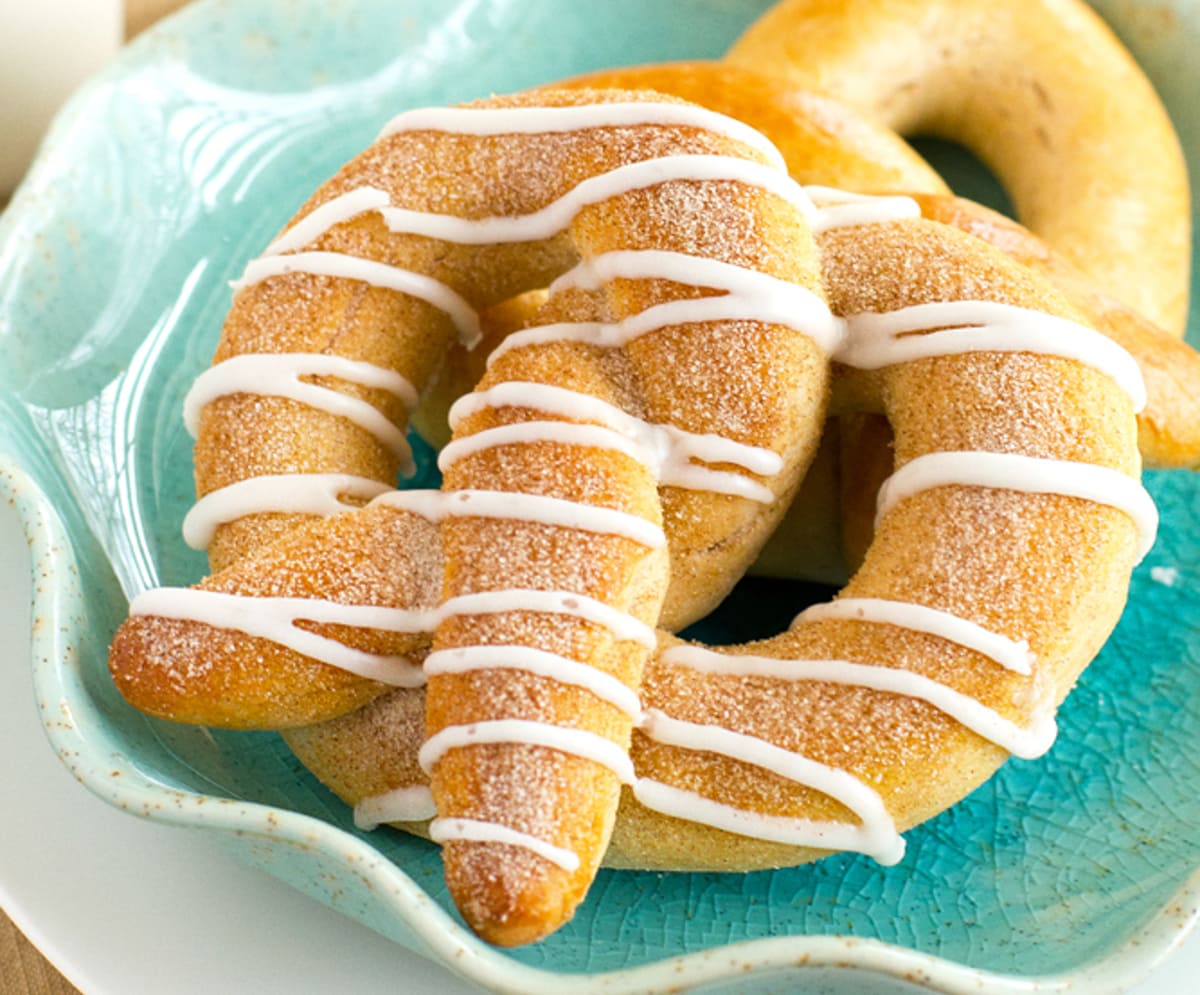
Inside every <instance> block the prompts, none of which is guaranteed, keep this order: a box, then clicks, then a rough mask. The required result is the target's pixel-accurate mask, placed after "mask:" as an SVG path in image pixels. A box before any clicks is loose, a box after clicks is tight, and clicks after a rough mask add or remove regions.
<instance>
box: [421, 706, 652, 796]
mask: <svg viewBox="0 0 1200 995" xmlns="http://www.w3.org/2000/svg"><path fill="white" fill-rule="evenodd" d="M492 744H511V745H521V746H542V747H546V748H547V749H551V750H557V751H558V752H560V753H567V754H570V755H571V756H576V757H581V758H583V759H584V760H591V761H592V762H594V763H598V764H600V766H602V767H607V768H608V769H609V770H611V771H612V772H613V773H614V774H616V775H617V777H618V778H620V780H621V783H622V784H632V783H633V781H634V774H633V763H632V761H630V759H629V754H628V753H626V752H625V750H624V749H622V748H621V747H620V746H619V745H618V744H617V743H614V742H613V741H612V740H611V739H608V738H606V737H604V736H600V735H597V734H596V733H594V732H588V731H587V730H586V729H573V728H570V727H567V726H555V725H549V724H548V723H545V722H533V721H529V720H527V719H491V720H488V721H484V722H472V723H469V724H467V725H459V726H446V727H445V728H444V729H440V730H439V731H438V732H435V733H434V734H433V735H432V736H430V737H429V738H428V739H426V740H425V742H424V744H423V745H422V746H421V750H420V752H419V753H418V755H417V760H418V762H419V763H420V765H421V769H422V770H423V771H425V773H426V774H428V773H430V772H431V771H432V770H433V768H434V767H435V766H436V765H437V762H438V761H439V760H441V759H442V757H443V756H445V755H446V753H447V752H449V751H450V750H456V749H460V748H462V747H467V746H481V745H492Z"/></svg>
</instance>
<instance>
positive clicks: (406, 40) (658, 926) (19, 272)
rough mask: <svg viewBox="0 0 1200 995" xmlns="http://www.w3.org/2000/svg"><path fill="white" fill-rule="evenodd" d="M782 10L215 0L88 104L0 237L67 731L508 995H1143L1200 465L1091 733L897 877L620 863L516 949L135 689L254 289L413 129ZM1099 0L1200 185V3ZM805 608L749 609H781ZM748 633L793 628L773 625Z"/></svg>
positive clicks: (8, 443) (290, 766) (1184, 775)
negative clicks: (292, 227) (1131, 992)
mask: <svg viewBox="0 0 1200 995" xmlns="http://www.w3.org/2000/svg"><path fill="white" fill-rule="evenodd" d="M767 3H768V0H649V2H647V0H608V2H605V3H593V4H587V5H571V6H570V8H569V10H570V12H569V13H567V12H566V11H567V8H566V6H565V5H563V4H561V3H558V2H555V0H511V2H507V0H458V2H445V0H409V2H407V3H404V4H396V3H394V2H392V0H272V2H265V0H264V2H260V3H257V4H236V3H232V2H228V3H226V2H219V0H211V2H206V3H201V4H198V5H196V6H194V7H192V8H190V9H188V10H187V11H186V12H185V13H183V14H182V15H181V16H178V17H176V18H174V19H172V20H170V21H168V22H166V23H164V24H163V25H161V26H160V27H159V28H158V29H156V30H155V31H153V32H151V33H150V34H148V35H146V36H144V37H143V38H142V39H140V40H139V41H138V42H137V43H136V44H135V45H133V46H132V47H131V48H129V49H128V50H127V51H126V52H125V53H124V55H123V56H122V57H121V58H120V59H119V60H118V61H117V63H116V64H115V65H114V66H113V67H112V69H111V70H110V71H109V72H107V73H106V74H105V75H104V76H102V77H101V78H99V79H97V80H95V81H94V82H93V83H92V84H91V85H89V86H88V87H87V88H86V89H85V90H84V91H83V92H81V93H80V94H79V95H78V96H77V97H76V98H75V99H74V100H73V101H72V103H71V104H70V105H69V107H68V108H67V109H66V111H65V112H64V113H63V114H62V116H61V117H60V118H59V120H58V122H57V124H56V126H55V127H54V129H53V132H52V134H51V136H50V137H49V139H48V141H47V143H46V146H45V149H44V150H43V152H42V155H41V157H40V158H39V160H38V162H37V163H36V166H35V168H34V170H33V172H32V174H31V176H30V178H29V180H28V181H27V182H26V184H25V185H24V187H23V188H22V189H21V190H20V191H19V192H18V194H17V196H16V198H15V200H14V202H13V204H12V206H11V207H10V209H9V210H8V211H7V212H6V213H5V214H4V215H3V216H2V217H0V355H2V356H3V357H4V359H3V362H2V364H0V492H2V493H4V494H5V495H6V496H7V497H8V498H9V500H12V501H14V502H15V503H16V505H17V507H18V510H19V511H20V513H21V516H22V518H23V520H24V523H25V527H26V530H27V533H28V536H29V544H30V550H31V557H32V566H33V572H34V586H35V605H34V614H35V625H34V661H33V666H34V671H35V680H36V687H37V693H38V697H39V705H40V707H41V709H42V714H43V716H44V719H45V723H46V727H47V730H48V732H49V736H50V740H51V743H52V744H53V748H54V749H55V750H56V751H57V752H58V754H59V755H60V756H61V757H62V759H63V762H64V763H66V764H67V765H68V766H69V767H70V768H71V770H72V771H73V772H74V773H75V775H76V776H77V777H78V778H79V779H80V780H81V781H82V782H83V783H84V784H85V785H86V786H87V787H89V788H90V789H91V790H93V791H94V792H96V793H97V794H99V795H100V796H102V797H104V798H105V799H107V800H109V801H110V802H112V803H113V804H114V805H117V806H119V807H121V808H124V809H127V810H128V811H130V812H133V813H135V814H138V815H143V816H146V817H149V818H152V819H157V820H162V821H165V822H171V823H176V824H179V825H185V826H190V827H193V828H197V829H200V830H203V831H205V832H207V833H209V834H212V835H213V836H214V837H215V838H218V839H220V840H222V841H223V842H224V843H225V844H226V845H228V846H229V847H230V848H231V849H232V850H233V851H234V852H235V853H236V854H237V855H238V856H239V857H241V858H242V859H244V860H246V861H249V862H251V863H253V864H255V865H258V866H260V867H262V868H264V869H266V870H267V871H269V872H270V873H272V874H275V875H278V876H279V877H281V878H283V879H284V880H286V881H288V882H290V883H291V884H293V885H295V886H296V887H297V888H298V889H300V890H301V891H303V892H305V893H307V894H309V895H311V896H313V897H315V898H318V899H320V900H321V901H324V902H327V903H328V904H330V905H332V906H334V907H335V908H337V909H340V910H342V911H344V912H345V913H346V914H348V915H351V916H354V917H356V918H358V919H360V920H362V921H363V922H365V923H367V924H368V925H370V926H372V927H374V928H375V929H377V930H379V931H381V932H383V933H384V934H386V935H388V936H390V937H393V938H394V939H395V940H397V941H398V942H400V943H403V944H405V945H406V946H408V947H410V948H412V949H414V950H416V951H418V952H419V953H421V954H424V955H426V956H428V957H432V958H435V959H437V960H440V961H442V962H444V963H445V964H446V965H447V966H449V967H450V968H451V969H452V970H455V971H457V972H459V973H461V974H462V975H464V976H466V977H468V978H470V979H473V980H475V981H476V982H478V983H479V984H481V985H483V986H484V987H487V988H491V989H493V990H495V991H504V992H514V993H515V992H521V993H535V992H546V993H550V992H556V993H561V992H565V991H570V992H574V993H583V992H597V993H598V992H610V993H611V992H646V991H665V990H680V989H682V988H686V987H690V986H693V985H700V984H706V983H707V984H710V985H715V986H716V987H718V988H720V990H738V991H766V990H770V989H774V990H789V991H795V990H798V989H799V988H801V987H806V986H812V985H816V986H819V987H820V989H821V990H823V991H825V990H833V991H839V992H874V991H883V990H895V988H896V984H897V982H896V980H895V979H907V981H909V982H914V983H916V984H918V985H923V986H925V987H927V988H929V989H933V990H937V991H944V992H966V991H979V990H981V989H983V990H989V991H997V992H1031V991H1064V990H1067V989H1070V990H1072V991H1113V990H1117V989H1119V988H1121V987H1123V986H1125V985H1128V984H1130V983H1132V982H1133V981H1134V980H1136V979H1137V978H1139V977H1140V976H1142V975H1143V974H1145V973H1146V972H1148V971H1149V970H1151V969H1152V968H1153V966H1154V965H1155V964H1156V963H1157V962H1158V960H1159V959H1160V958H1161V957H1163V956H1165V954H1166V953H1167V952H1169V950H1170V948H1171V947H1172V946H1173V945H1174V944H1175V943H1177V942H1179V941H1180V939H1181V938H1182V936H1183V935H1184V934H1186V932H1187V931H1188V929H1189V928H1190V927H1191V926H1192V925H1194V923H1195V921H1196V918H1197V913H1196V907H1197V900H1198V899H1197V896H1198V893H1200V876H1198V875H1197V871H1196V868H1197V866H1198V865H1200V756H1198V753H1197V744H1198V743H1200V695H1197V694H1196V691H1195V689H1196V687H1197V686H1198V681H1200V479H1198V478H1197V477H1195V476H1193V475H1188V474H1157V475H1150V477H1149V481H1148V484H1149V487H1150V489H1151V490H1152V492H1153V493H1154V495H1155V497H1156V498H1157V500H1158V502H1159V504H1160V508H1161V510H1162V512H1163V527H1162V531H1161V533H1160V536H1159V540H1158V544H1157V546H1156V547H1155V549H1154V550H1153V551H1152V552H1151V554H1150V555H1149V557H1148V558H1147V560H1146V561H1145V562H1144V563H1143V564H1142V566H1141V567H1140V568H1139V570H1138V572H1137V574H1136V576H1135V577H1134V582H1133V588H1132V593H1131V598H1130V604H1129V608H1128V610H1127V612H1126V613H1125V617H1124V619H1123V620H1122V622H1121V624H1120V627H1119V628H1118V630H1117V632H1116V634H1115V635H1114V637H1113V638H1112V640H1111V641H1110V643H1109V644H1108V645H1107V646H1106V647H1105V649H1104V652H1103V653H1102V654H1101V656H1100V658H1099V659H1098V660H1097V661H1096V663H1095V664H1094V665H1093V666H1092V667H1091V669H1090V670H1089V671H1088V672H1087V674H1086V675H1085V677H1084V679H1083V681H1082V682H1081V683H1080V686H1079V688H1078V689H1077V690H1076V691H1075V693H1074V694H1073V695H1072V696H1071V698H1070V699H1069V701H1068V703H1067V705H1066V706H1065V708H1064V709H1063V711H1062V714H1061V728H1062V734H1061V737H1060V739H1059V742H1058V745H1057V746H1056V747H1055V748H1054V750H1053V751H1052V752H1051V754H1050V755H1049V756H1047V757H1046V758H1044V759H1043V760H1042V761H1039V762H1034V763H1021V762H1011V763H1010V764H1008V765H1007V766H1006V767H1005V768H1004V769H1003V771H1002V772H1001V773H1000V774H999V775H998V776H997V777H995V778H993V779H992V780H991V781H990V782H988V784H987V785H986V786H984V787H983V788H981V789H980V790H978V791H977V792H976V793H975V794H974V795H972V796H971V797H970V798H969V799H967V800H966V801H965V802H963V803H962V804H960V805H958V806H957V807H955V808H954V809H952V810H951V811H949V812H947V813H946V814H944V815H943V816H941V817H940V818H938V819H935V820H933V821H932V822H930V823H928V824H927V825H925V826H923V827H921V828H919V829H917V830H915V831H913V832H911V833H910V834H909V835H908V855H907V856H906V858H905V859H904V861H903V862H902V863H901V864H900V865H898V866H896V867H890V868H882V867H878V866H876V865H875V864H873V863H872V862H871V861H870V860H868V859H866V858H862V857H855V856H850V855H846V856H839V857H834V858H831V859H829V860H826V861H824V862H823V863H821V864H818V865H816V866H813V867H806V868H798V869H794V870H786V871H778V872H772V873H758V874H748V875H700V874H697V875H662V874H635V873H627V872H622V873H612V872H605V873H602V874H601V875H600V878H599V880H598V881H597V882H596V885H595V887H594V889H593V891H592V894H591V895H590V897H589V898H588V900H587V902H586V903H585V905H584V906H583V908H582V910H581V912H580V913H579V915H578V916H577V918H576V919H575V921H574V922H572V923H571V924H570V925H568V926H567V927H566V928H564V929H563V930H562V931H561V932H559V933H558V934H557V935H555V936H553V937H551V938H550V939H548V940H547V941H545V942H543V943H541V944H539V945H536V946H533V947H530V948H528V949H523V950H520V951H516V952H501V951H497V950H494V949H491V948H489V947H487V946H485V945H483V944H481V943H480V942H478V941H477V940H476V939H475V938H474V937H473V936H471V935H470V934H469V933H468V932H467V931H465V930H464V929H463V927H462V926H461V925H460V923H459V921H458V920H457V919H456V917H455V914H454V912H453V910H452V906H451V903H450V902H449V899H448V898H447V895H446V893H445V889H444V886H443V884H442V875H441V866H440V861H439V857H438V853H437V850H436V849H435V848H434V847H432V846H430V845H429V844H426V843H424V842H422V841H419V840H415V839H409V838H407V837H405V836H403V835H401V834H399V833H393V832H391V831H388V830H385V831H382V832H378V833H374V834H362V833H358V832H356V831H355V830H354V828H353V825H352V821H351V818H350V813H349V812H348V811H347V810H346V809H345V808H344V807H343V806H342V805H341V804H340V803H339V802H338V801H337V800H336V799H335V798H333V797H332V796H331V795H329V794H328V792H326V791H325V790H324V789H323V788H322V787H321V786H320V785H319V784H317V782H316V781H315V780H314V779H313V778H312V777H310V776H309V775H308V774H307V773H306V772H304V771H303V770H302V769H300V767H299V765H298V764H297V763H296V762H295V761H294V760H293V759H292V758H291V756H290V754H289V753H288V752H287V750H286V749H284V748H283V747H282V745H281V743H280V741H279V740H278V738H277V737H275V736H274V735H271V734H233V733H210V732H208V731H206V730H202V729H193V728H184V727H176V726H173V725H170V724H166V723H161V722H157V721H153V720H151V719H148V718H146V717H145V716H142V715H141V714H139V713H136V712H134V711H133V710H131V709H130V708H128V707H127V706H126V705H125V704H124V703H123V701H122V700H121V699H120V698H119V696H118V695H117V694H116V692H115V691H114V689H113V687H112V685H111V683H110V682H109V680H108V677H107V671H106V667H105V656H106V648H107V643H108V640H109V638H110V636H111V634H112V632H113V630H114V628H115V627H116V625H117V624H118V622H119V621H120V619H121V618H122V617H123V615H124V613H125V607H126V602H127V599H128V597H129V596H130V595H131V594H133V593H135V592H136V591H138V590H141V589H143V588H145V587H148V586H152V585H154V584H158V583H165V584H184V583H188V582H191V581H194V580H195V579H197V578H198V577H199V576H200V575H201V574H202V573H203V570H204V563H203V560H202V557H201V556H200V555H199V554H196V553H193V552H191V551H189V550H187V549H186V547H185V546H184V545H183V542H182V540H181V539H180V536H179V525H180V521H181V519H182V516H183V513H184V511H185V509H186V508H187V506H188V504H189V502H190V500H191V493H192V491H191V466H190V442H189V440H188V438H187V436H186V434H185V432H184V430H183V426H182V424H181V418H180V404H181V400H182V397H183V393H184V391H185V390H186V387H187V385H188V384H189V382H190V381H191V379H192V378H193V377H194V376H195V375H196V374H197V373H198V372H199V371H200V370H202V369H203V368H204V367H205V366H206V365H207V363H208V360H209V357H210V355H211V352H212V349H213V347H214V344H215V342H216V339H217V335H218V331H219V328H220V324H221V321H222V318H223V315H224V312H225V310H226V308H227V306H228V303H229V296H230V292H229V289H228V287H227V281H228V280H229V279H231V278H233V277H234V276H236V275H237V274H238V273H240V271H241V269H242V267H243V265H244V263H245V261H246V260H247V259H248V258H250V257H251V256H253V255H254V254H256V253H257V251H258V250H259V249H260V248H261V247H262V246H263V245H264V244H265V243H266V242H267V241H268V239H269V238H270V236H271V235H272V234H273V233H274V232H275V231H276V230H277V229H278V228H279V227H280V226H281V224H282V223H283V222H284V221H285V220H286V219H287V218H288V217H289V216H290V215H291V214H292V213H293V211H294V210H295V208H296V206H297V205H298V204H299V203H300V202H301V201H302V200H303V199H304V198H305V197H306V195H307V193H308V192H309V191H310V190H311V189H312V188H313V187H314V186H315V185H316V184H317V183H318V182H319V181H320V180H322V179H323V178H324V177H325V176H327V175H328V174H329V173H331V172H333V170H334V169H336V167H337V166H338V165H340V164H341V163H342V162H343V161H344V160H345V159H347V158H348V157H350V156H351V155H352V154H353V153H354V152H356V151H357V150H358V149H359V148H361V147H362V146H364V145H365V144H367V143H368V142H369V141H370V139H371V138H372V136H373V135H374V133H375V131H376V130H377V128H378V127H379V125H380V124H381V123H382V122H383V121H384V120H386V119H387V118H388V117H389V116H390V115H391V114H393V113H394V112H396V111H397V110H399V109H401V108H404V107H409V106H415V105H419V104H431V103H432V104H443V103H447V102H452V101H457V100H461V99H466V98H470V97H473V96H477V95H480V94H483V93H487V92H491V91H504V90H511V89H516V88H518V87H521V86H524V85H526V84H532V83H536V82H541V81H545V80H550V79H554V78H556V77H560V76H563V75H567V74H570V73H574V72H579V71H582V70H585V69H589V68H594V67H599V66H603V65H612V64H620V63H632V62H639V61H648V60H660V59H666V58H682V57H700V56H715V55H717V54H719V53H720V52H722V51H723V50H724V48H725V47H726V46H727V45H728V43H729V42H730V41H731V40H732V39H733V38H734V37H735V36H736V34H737V33H738V32H739V31H740V30H741V28H743V27H744V26H745V25H746V24H748V23H749V22H750V21H751V20H752V19H753V18H754V17H756V16H757V15H758V14H759V13H760V12H761V11H762V10H763V9H764V8H765V7H766V6H767ZM1105 13H1106V14H1108V15H1109V16H1110V17H1112V18H1113V19H1114V21H1115V22H1116V24H1117V26H1118V28H1119V30H1120V31H1121V32H1122V33H1123V34H1124V36H1125V37H1126V40H1127V41H1128V42H1129V43H1130V44H1131V45H1132V47H1133V48H1134V49H1135V51H1136V53H1137V54H1138V56H1139V58H1141V59H1142V61H1143V63H1144V64H1145V65H1146V66H1147V67H1148V69H1149V70H1150V72H1151V74H1152V75H1154V76H1155V77H1156V80H1157V82H1158V84H1159V86H1160V89H1161V91H1162V92H1163V94H1164V96H1165V98H1166V100H1167V102H1168V104H1169V105H1171V107H1172V108H1173V109H1174V111H1175V114H1176V123H1177V124H1178V125H1179V127H1180V129H1181V132H1182V133H1183V137H1184V141H1185V144H1186V145H1187V147H1188V148H1189V150H1190V153H1191V160H1192V163H1193V166H1194V167H1195V164H1197V163H1200V118H1198V117H1197V114H1196V110H1195V106H1194V97H1195V94H1196V93H1197V92H1200V71H1198V69H1197V65H1196V61H1195V59H1194V58H1192V57H1191V55H1190V54H1189V53H1192V52H1194V51H1195V50H1196V46H1197V45H1198V44H1200V4H1197V5H1185V4H1184V3H1182V2H1181V3H1176V4H1174V5H1171V4H1162V3H1156V4H1149V3H1146V4H1144V5H1140V6H1139V5H1138V4H1136V3H1134V2H1131V0H1124V2H1118V0H1112V2H1110V3H1108V4H1107V5H1106V8H1105ZM943 164H946V165H947V169H948V170H949V171H950V172H949V175H950V178H951V180H952V182H953V181H956V180H957V181H962V182H964V183H966V182H967V181H968V180H970V177H969V176H968V175H967V174H966V173H964V172H962V171H961V169H962V167H961V164H959V165H957V166H956V165H954V164H953V163H948V164H947V162H946V161H943ZM969 189H972V190H976V189H978V188H976V187H970V188H969ZM1192 338H1193V341H1200V320H1198V316H1197V311H1196V309H1195V308H1194V309H1193V313H1192ZM795 597H796V592H794V591H788V590H784V591H776V592H768V594H767V595H766V597H765V598H764V596H763V594H762V592H761V591H755V592H753V594H752V600H753V604H754V605H756V606H757V605H759V604H766V605H771V604H774V605H776V606H777V607H780V608H781V609H782V610H783V613H784V614H783V617H787V615H789V614H790V613H791V612H792V611H793V610H794V609H795V608H796V607H797V606H796V605H795V604H794V601H793V600H792V599H794V598H795ZM740 614H742V615H745V614H746V613H744V612H743V613H740ZM749 614H750V615H751V616H756V617H754V619H753V621H754V622H755V624H756V625H765V624H770V620H769V619H767V618H766V615H768V614H770V613H769V612H767V611H766V609H761V610H757V611H756V612H750V613H749ZM722 634H723V635H727V636H731V637H736V635H737V633H736V632H726V633H722ZM336 955H337V952H336V951H330V956H336ZM708 990H712V989H708ZM908 990H911V988H909V989H908Z"/></svg>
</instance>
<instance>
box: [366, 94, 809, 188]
mask: <svg viewBox="0 0 1200 995" xmlns="http://www.w3.org/2000/svg"><path fill="white" fill-rule="evenodd" d="M644 126H654V127H671V126H680V127H686V128H696V129H697V130H700V131H711V132H714V133H716V134H718V135H724V136H725V137H726V138H731V139H733V140H734V141H736V142H740V143H741V144H743V145H748V146H750V147H751V148H752V149H754V150H755V151H757V152H758V153H760V154H761V155H762V156H764V157H765V158H766V159H767V160H768V162H770V164H771V165H772V166H773V167H774V168H775V169H777V170H781V171H783V170H786V169H787V166H786V164H785V163H784V160H783V155H782V154H781V153H780V151H779V149H777V148H776V147H775V145H774V143H773V142H771V140H770V139H768V138H767V136H766V135H764V134H763V133H762V132H761V131H758V130H757V129H756V128H752V127H750V126H749V125H748V124H745V123H744V122H742V121H739V120H737V118H732V117H729V116H728V115H725V114H719V113H717V112H716V111H711V110H708V109H707V108H704V107H699V106H697V105H695V104H688V103H676V102H674V101H651V100H635V101H613V102H611V103H597V104H576V105H574V106H569V107H500V108H497V107H418V108H414V109H413V110H409V111H402V112H401V113H399V114H397V115H396V116H395V117H393V118H392V119H391V120H390V121H389V122H388V123H387V124H386V125H384V127H383V129H382V130H381V131H380V132H379V138H380V139H383V138H390V137H391V136H392V135H397V134H401V133H403V132H413V131H435V132H450V133H454V134H460V135H530V134H553V133H558V134H562V133H564V132H572V131H584V130H588V129H591V128H628V127H644Z"/></svg>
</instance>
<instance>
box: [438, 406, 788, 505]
mask: <svg viewBox="0 0 1200 995" xmlns="http://www.w3.org/2000/svg"><path fill="white" fill-rule="evenodd" d="M543 442H557V443H562V444H564V445H574V446H589V447H592V448H595V449H608V450H612V451H615V452H619V453H623V454H624V455H626V456H628V457H629V458H630V459H632V460H635V461H637V462H638V463H641V464H642V465H643V466H644V467H646V468H647V469H648V470H649V471H650V473H651V474H652V475H653V476H654V478H655V480H657V481H658V482H659V483H660V484H667V485H674V486H676V487H682V488H686V489H691V490H704V491H708V492H710V493H713V494H733V495H736V496H738V497H744V498H746V499H748V500H750V501H756V502H758V503H759V504H770V503H771V502H772V501H774V500H775V494H774V492H773V491H772V490H771V488H769V487H767V486H766V485H764V484H760V483H758V482H757V481H755V480H750V479H748V478H746V477H743V476H742V475H741V474H737V473H730V472H728V471H718V470H709V469H706V468H705V467H699V466H693V465H691V464H689V463H685V462H681V461H678V460H673V461H671V460H668V459H667V458H666V456H667V454H665V453H662V452H661V451H656V450H650V449H647V448H646V447H645V446H644V445H642V444H641V441H640V440H638V439H631V438H629V437H628V436H627V435H623V434H622V433H620V432H618V431H616V430H614V429H611V428H607V427H606V426H603V425H579V424H575V423H573V422H560V421H530V422H515V423H513V424H510V425H498V426H496V427H495V428H490V429H485V430H483V431H482V432H476V433H475V434H474V435H468V436H464V437H462V438H458V439H454V440H452V441H451V442H449V443H447V445H446V446H445V447H444V448H443V449H442V451H441V453H440V454H439V455H438V468H439V469H440V470H442V471H443V472H445V471H446V470H447V469H448V468H449V467H450V466H452V465H453V464H454V463H456V462H458V461H459V460H460V459H462V458H463V457H465V456H470V455H472V454H474V453H478V452H482V451H484V450H486V449H491V448H493V447H495V446H510V445H514V444H519V443H525V444H529V443H543Z"/></svg>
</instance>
